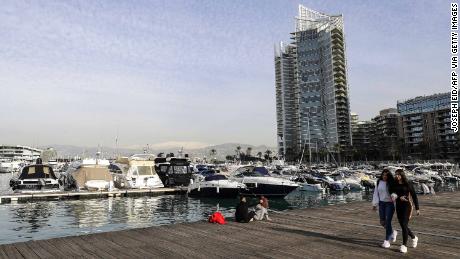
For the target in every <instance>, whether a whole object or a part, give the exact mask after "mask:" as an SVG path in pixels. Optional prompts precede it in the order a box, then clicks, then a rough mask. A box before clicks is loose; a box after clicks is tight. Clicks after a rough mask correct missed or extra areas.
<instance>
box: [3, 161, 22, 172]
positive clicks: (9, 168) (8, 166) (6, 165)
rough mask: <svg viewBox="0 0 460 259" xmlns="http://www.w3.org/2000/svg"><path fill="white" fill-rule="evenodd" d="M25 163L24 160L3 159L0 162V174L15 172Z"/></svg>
mask: <svg viewBox="0 0 460 259" xmlns="http://www.w3.org/2000/svg"><path fill="white" fill-rule="evenodd" d="M24 165H25V163H24V162H23V161H3V162H0V174H1V173H3V174H15V173H18V172H19V171H20V169H21V168H22V167H23V166H24Z"/></svg>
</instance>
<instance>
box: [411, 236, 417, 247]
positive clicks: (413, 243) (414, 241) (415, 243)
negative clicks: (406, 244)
mask: <svg viewBox="0 0 460 259" xmlns="http://www.w3.org/2000/svg"><path fill="white" fill-rule="evenodd" d="M417 245H418V237H417V236H415V238H414V239H412V247H413V248H416V247H417Z"/></svg>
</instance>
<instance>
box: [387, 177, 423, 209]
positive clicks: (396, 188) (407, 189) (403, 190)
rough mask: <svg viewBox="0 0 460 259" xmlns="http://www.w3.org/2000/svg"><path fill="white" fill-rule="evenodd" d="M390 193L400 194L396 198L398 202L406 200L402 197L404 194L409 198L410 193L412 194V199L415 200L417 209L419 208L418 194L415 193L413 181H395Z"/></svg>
mask: <svg viewBox="0 0 460 259" xmlns="http://www.w3.org/2000/svg"><path fill="white" fill-rule="evenodd" d="M390 193H391V194H393V193H396V195H398V198H396V203H400V202H404V201H402V200H401V199H400V198H401V197H402V196H406V198H408V197H409V193H410V195H411V196H412V201H413V202H414V206H415V209H416V210H418V209H419V207H418V198H417V194H416V193H415V190H414V186H413V185H412V183H407V184H399V183H394V184H392V185H391V186H390Z"/></svg>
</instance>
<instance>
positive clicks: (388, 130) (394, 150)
mask: <svg viewBox="0 0 460 259" xmlns="http://www.w3.org/2000/svg"><path fill="white" fill-rule="evenodd" d="M372 121H373V122H374V130H373V133H372V145H373V150H375V152H376V158H377V159H378V160H395V159H398V158H400V155H401V154H400V153H399V150H400V146H401V141H399V137H400V135H399V128H400V126H399V114H398V111H397V110H396V109H395V108H388V109H384V110H381V111H380V112H379V115H378V116H376V117H374V118H373V119H372Z"/></svg>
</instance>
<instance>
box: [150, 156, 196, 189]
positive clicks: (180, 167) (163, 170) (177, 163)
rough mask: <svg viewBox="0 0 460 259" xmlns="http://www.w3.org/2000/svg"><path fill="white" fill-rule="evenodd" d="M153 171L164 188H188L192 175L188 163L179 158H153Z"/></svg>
mask: <svg viewBox="0 0 460 259" xmlns="http://www.w3.org/2000/svg"><path fill="white" fill-rule="evenodd" d="M155 171H156V173H157V174H158V176H159V177H160V179H161V182H162V183H163V185H164V186H166V187H172V186H188V185H189V183H190V179H192V174H193V170H192V168H191V167H190V161H189V160H188V159H187V158H180V157H168V158H165V157H157V158H155Z"/></svg>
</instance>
